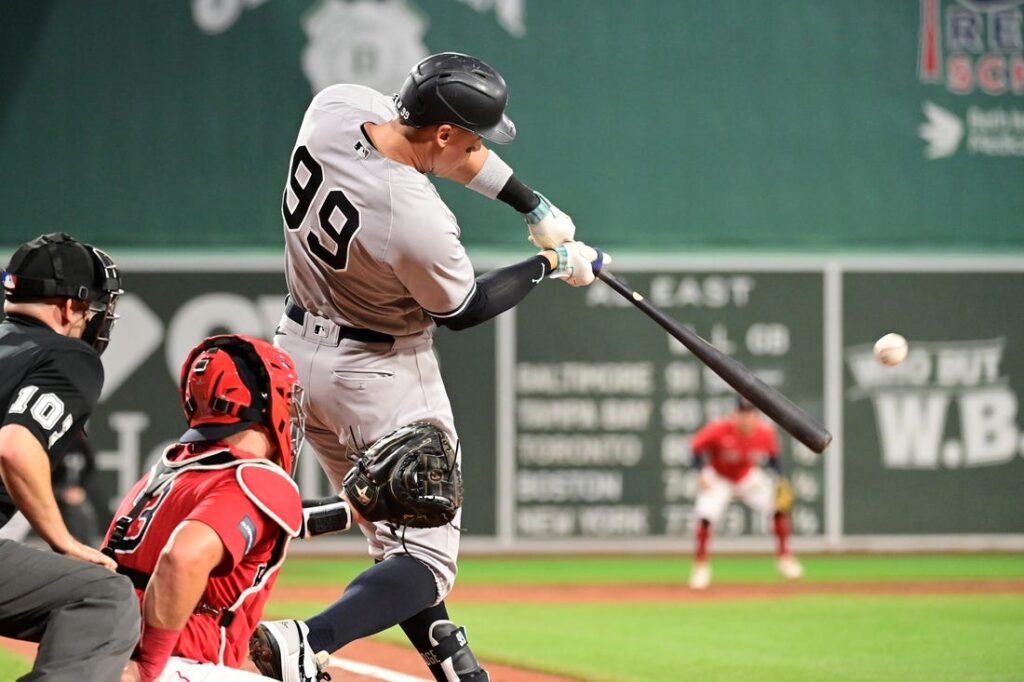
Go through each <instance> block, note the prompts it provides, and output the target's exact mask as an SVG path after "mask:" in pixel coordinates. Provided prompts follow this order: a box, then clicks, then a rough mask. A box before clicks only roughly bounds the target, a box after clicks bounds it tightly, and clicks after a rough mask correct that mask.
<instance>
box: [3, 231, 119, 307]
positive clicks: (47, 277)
mask: <svg viewBox="0 0 1024 682" xmlns="http://www.w3.org/2000/svg"><path fill="white" fill-rule="evenodd" d="M3 287H4V296H5V297H6V298H7V300H8V301H13V302H17V301H32V300H38V299H41V298H76V299H80V300H83V301H102V300H105V299H106V298H107V297H109V296H110V294H117V293H120V289H121V278H120V276H119V275H118V274H117V268H116V266H115V265H114V262H113V261H112V260H111V259H110V256H108V255H107V254H105V253H104V252H103V251H100V250H99V249H97V248H96V247H94V246H91V245H89V244H84V243H82V242H80V241H78V240H77V239H75V238H74V237H72V236H71V235H69V234H66V233H64V232H54V233H52V234H44V235H41V236H39V237H36V238H35V239H33V240H32V241H30V242H26V243H24V244H22V245H21V246H20V247H19V248H18V250H17V251H15V252H14V255H13V256H11V261H10V263H8V264H7V267H6V268H4V272H3Z"/></svg>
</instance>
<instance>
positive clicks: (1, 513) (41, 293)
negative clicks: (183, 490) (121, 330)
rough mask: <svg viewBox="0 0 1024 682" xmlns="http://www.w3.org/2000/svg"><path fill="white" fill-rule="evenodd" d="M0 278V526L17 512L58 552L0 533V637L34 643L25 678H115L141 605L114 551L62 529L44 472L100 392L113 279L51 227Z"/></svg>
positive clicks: (98, 258)
mask: <svg viewBox="0 0 1024 682" xmlns="http://www.w3.org/2000/svg"><path fill="white" fill-rule="evenodd" d="M2 284H3V288H4V299H5V300H4V313H5V314H6V318H5V319H4V320H3V322H0V409H2V423H0V476H2V478H3V481H2V485H0V526H2V525H3V524H5V523H7V521H8V520H9V519H10V517H11V516H12V515H13V514H14V513H15V511H16V510H20V511H21V512H22V514H24V515H25V517H26V519H27V520H28V522H29V523H30V524H31V525H32V528H33V529H35V531H36V533H38V534H39V536H40V537H41V538H42V539H43V540H45V541H46V542H47V543H48V544H49V545H50V547H52V548H53V550H54V552H56V553H50V552H45V551H39V550H37V549H34V548H31V547H27V546H25V545H23V544H21V543H18V542H14V541H11V540H0V585H2V586H3V587H2V589H0V635H3V636H5V637H13V638H15V639H22V640H28V641H33V642H39V651H38V654H37V656H36V661H35V665H34V666H33V668H32V672H30V673H29V674H28V675H26V676H24V677H22V678H21V679H22V680H48V681H53V682H56V681H58V680H68V681H74V682H86V681H89V682H93V681H95V682H107V681H109V680H118V679H120V676H121V671H122V669H123V668H124V665H125V663H126V662H127V661H128V656H129V654H131V652H132V649H133V648H134V647H135V643H136V641H137V640H138V638H139V605H138V602H137V600H136V597H135V593H134V591H133V590H132V585H131V583H130V582H129V581H128V579H127V578H125V577H123V576H120V575H118V574H116V573H114V572H113V571H114V569H115V564H114V561H113V560H112V559H110V558H108V557H107V556H105V555H103V554H101V553H100V552H98V551H97V550H95V549H93V548H92V547H89V546H87V545H84V544H82V543H80V542H78V541H77V540H75V539H74V538H73V537H72V536H71V533H69V532H68V529H67V527H66V526H65V524H64V521H63V519H62V518H61V515H60V512H59V511H58V508H57V502H56V500H55V499H54V494H53V487H52V484H51V471H52V470H53V468H54V467H55V466H56V464H57V463H58V462H59V461H60V458H61V456H62V454H63V451H64V449H65V448H66V447H67V445H68V443H69V441H71V440H72V438H71V436H70V435H69V433H70V434H74V433H78V432H80V431H81V430H82V428H83V425H84V423H85V420H86V419H87V418H88V417H89V414H90V413H91V412H92V410H93V408H94V407H95V406H96V401H97V400H98V399H99V395H100V389H101V388H102V386H103V365H101V364H100V357H99V354H100V353H102V352H103V350H104V349H105V348H106V346H107V342H108V341H109V334H110V328H111V326H112V325H113V322H114V319H115V318H116V315H115V314H114V307H115V305H116V304H117V298H118V296H119V295H120V294H121V278H120V277H119V276H118V272H117V268H116V266H115V265H114V262H113V261H112V260H111V259H110V257H109V256H107V254H105V253H103V252H102V251H100V250H99V249H97V248H95V247H93V246H90V245H88V244H83V243H82V242H79V241H77V240H75V239H73V238H71V237H70V236H68V235H66V234H63V233H56V234H47V235H43V236H41V237H39V238H37V239H34V240H32V241H30V242H28V243H26V244H23V245H22V246H21V247H20V248H19V249H18V250H17V251H15V253H14V255H13V256H12V257H11V262H10V264H9V265H8V266H7V269H6V270H5V271H4V272H3V275H2ZM61 555H63V556H61Z"/></svg>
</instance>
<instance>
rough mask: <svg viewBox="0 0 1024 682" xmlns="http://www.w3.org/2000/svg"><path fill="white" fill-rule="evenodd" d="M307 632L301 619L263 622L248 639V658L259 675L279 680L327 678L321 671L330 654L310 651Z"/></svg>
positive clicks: (297, 681) (313, 681)
mask: <svg viewBox="0 0 1024 682" xmlns="http://www.w3.org/2000/svg"><path fill="white" fill-rule="evenodd" d="M308 635H309V628H308V627H306V624H305V623H303V622H302V621H298V620H272V621H264V622H262V623H260V624H259V626H258V627H257V628H256V631H255V632H254V633H253V634H252V638H251V639H250V640H249V657H250V658H252V662H253V663H254V664H255V665H256V668H257V669H258V670H259V671H260V674H262V675H263V676H265V677H269V678H271V679H274V680H281V682H320V681H321V680H330V679H331V676H330V675H328V674H327V673H325V672H323V669H324V668H325V667H326V665H327V660H328V659H329V658H330V655H329V654H328V653H327V652H326V651H320V652H317V653H314V652H313V649H312V647H310V646H309V639H308Z"/></svg>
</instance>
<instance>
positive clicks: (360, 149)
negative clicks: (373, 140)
mask: <svg viewBox="0 0 1024 682" xmlns="http://www.w3.org/2000/svg"><path fill="white" fill-rule="evenodd" d="M353 149H355V151H356V156H357V157H358V158H360V159H365V158H367V157H368V156H369V155H370V150H369V149H367V148H366V145H365V144H363V143H362V142H356V143H355V145H354V146H353Z"/></svg>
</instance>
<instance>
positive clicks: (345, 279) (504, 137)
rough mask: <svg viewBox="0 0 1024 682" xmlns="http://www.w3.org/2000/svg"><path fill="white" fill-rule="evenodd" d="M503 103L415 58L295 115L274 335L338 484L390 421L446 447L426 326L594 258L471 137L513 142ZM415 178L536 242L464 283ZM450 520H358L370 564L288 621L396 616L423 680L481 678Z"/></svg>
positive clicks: (469, 72) (500, 94)
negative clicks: (464, 619)
mask: <svg viewBox="0 0 1024 682" xmlns="http://www.w3.org/2000/svg"><path fill="white" fill-rule="evenodd" d="M507 101H508V92H507V88H506V84H505V81H504V79H503V78H502V77H501V75H499V74H498V73H497V72H496V71H495V70H494V69H492V68H491V67H490V66H488V65H487V64H485V63H483V62H482V61H480V60H478V59H475V58H473V57H469V56H467V55H462V54H456V53H443V54H437V55H433V56H431V57H428V58H426V59H425V60H423V61H422V62H420V63H419V64H417V65H416V66H414V67H413V69H412V71H411V73H410V74H409V77H408V78H407V79H406V81H405V83H404V85H403V86H402V88H401V91H400V92H399V93H398V94H397V95H395V96H394V97H387V96H384V95H382V94H381V93H379V92H376V91H374V90H371V89H369V88H366V87H362V86H358V85H336V86H332V87H329V88H327V89H325V90H323V91H322V92H320V93H319V94H318V95H316V97H315V98H314V99H313V101H312V103H311V104H310V106H309V108H308V109H307V111H306V114H305V118H304V119H303V121H302V127H301V128H300V130H299V134H298V139H297V140H296V143H295V147H294V150H293V152H292V157H291V163H290V166H289V174H288V179H287V183H286V186H285V192H284V198H283V203H282V212H283V216H284V233H285V244H286V263H287V265H286V267H287V280H288V291H289V301H288V303H287V305H286V310H285V314H284V316H283V318H282V320H281V324H280V327H279V329H278V334H277V336H276V337H275V343H276V344H277V345H279V346H280V347H282V348H284V349H286V350H287V351H288V352H289V353H290V354H291V355H292V356H293V357H294V358H295V360H296V364H297V367H298V370H299V373H300V375H301V377H302V381H303V383H304V385H305V386H306V390H307V393H308V398H309V401H308V408H307V411H308V421H307V436H308V438H309V441H310V442H311V444H312V445H313V446H314V448H315V450H316V453H317V455H318V457H319V460H320V463H321V465H322V466H323V468H324V471H325V472H326V473H327V475H328V477H329V478H330V480H331V483H332V484H333V485H334V487H335V489H336V490H340V486H341V483H342V479H343V477H344V475H345V473H346V472H347V471H348V469H349V468H350V467H351V463H350V462H349V461H348V459H347V458H346V453H347V452H348V450H349V448H350V447H359V446H362V445H365V444H366V443H369V442H371V441H373V440H375V439H377V438H379V437H380V436H381V435H382V434H384V433H386V432H387V431H390V430H391V429H393V428H395V427H396V426H398V425H400V424H404V423H408V422H414V421H427V422H430V423H432V424H434V425H436V426H437V427H439V428H440V429H442V430H443V431H444V432H445V433H446V434H447V435H448V437H449V438H450V439H451V442H452V443H456V444H457V443H458V442H459V441H458V434H457V432H456V428H455V422H454V419H453V417H452V410H451V405H450V404H449V401H448V397H447V395H446V393H445V388H444V385H443V384H442V381H441V375H440V372H439V370H438V365H437V359H436V358H435V356H434V352H433V349H432V336H433V331H434V329H435V327H436V326H437V325H442V326H446V327H448V328H450V329H455V330H458V329H465V328H467V327H471V326H473V325H476V324H479V323H481V322H484V321H486V320H489V319H491V318H492V317H494V316H496V315H498V314H499V313H501V312H504V311H505V310H508V309H509V308H511V307H512V306H514V305H516V304H517V303H518V302H519V301H521V300H522V299H523V298H524V297H525V296H526V295H527V294H528V293H529V292H530V291H531V290H532V289H533V288H534V287H535V286H537V284H539V283H540V282H542V281H543V280H544V279H545V278H546V277H549V276H552V277H557V278H562V279H565V280H566V281H567V282H568V283H569V284H570V285H572V286H586V285H588V284H590V283H591V282H593V281H594V272H595V270H596V269H598V268H600V266H601V264H602V263H603V262H607V257H605V256H604V254H602V253H601V252H600V251H599V250H596V249H593V248H591V247H589V246H587V245H585V244H583V243H581V242H576V241H573V238H574V236H575V226H574V225H573V223H572V220H571V219H570V218H569V216H568V215H566V214H565V213H563V212H561V211H559V210H558V209H557V208H556V207H555V206H553V205H552V204H551V202H550V201H548V200H547V199H546V198H545V197H543V196H542V195H540V194H538V193H536V192H534V191H533V190H531V189H530V188H529V187H527V186H526V185H525V184H523V183H522V182H521V181H520V180H518V179H517V178H516V177H515V176H514V175H513V173H512V169H511V168H509V166H508V165H507V164H505V162H504V161H502V160H501V158H500V157H499V156H498V155H497V154H495V153H494V152H493V151H491V150H489V149H487V148H486V147H484V146H483V144H482V141H483V140H487V141H490V142H495V143H499V144H504V143H508V142H511V141H512V140H513V138H514V137H515V135H516V129H515V126H514V125H513V123H512V121H511V120H510V119H509V118H508V117H507V116H506V115H505V108H506V104H507ZM427 174H431V175H435V176H437V177H444V178H449V179H451V180H454V181H456V182H459V183H460V184H464V185H466V186H467V187H469V188H470V189H472V190H475V191H477V192H479V193H481V194H483V195H484V196H487V197H489V198H492V199H494V198H497V199H500V200H501V201H503V202H505V203H507V204H509V205H510V206H512V207H513V208H515V209H516V210H517V211H519V212H520V213H522V214H523V215H524V216H525V219H526V222H527V224H528V226H529V231H530V239H531V241H532V242H533V243H534V244H535V245H536V246H538V247H541V248H543V250H542V251H541V252H540V253H539V254H538V255H536V256H532V257H530V258H528V259H527V260H524V261H522V262H520V263H516V264H513V265H510V266H508V267H505V268H502V269H499V270H495V271H492V272H489V273H487V274H485V275H483V276H481V277H479V278H476V277H475V275H474V271H473V266H472V264H471V263H470V261H469V258H468V257H467V255H466V251H465V249H464V248H463V246H462V244H461V242H460V228H459V225H458V223H457V222H456V219H455V216H454V215H453V214H452V212H451V211H450V210H449V209H448V207H447V206H446V205H445V204H444V202H443V201H442V200H441V198H440V196H439V195H438V193H437V191H436V189H435V188H434V186H433V184H432V183H431V181H430V180H429V179H428V177H427ZM460 454H461V453H460ZM459 526H460V518H459V517H456V519H455V521H454V522H453V523H452V524H450V525H448V526H445V527H442V528H437V529H418V528H410V527H397V526H394V525H389V524H386V523H376V524H369V523H366V524H363V525H362V530H363V533H364V534H365V535H366V537H367V539H368V541H369V551H370V554H371V556H372V557H373V558H374V559H375V560H376V562H377V563H376V564H375V565H374V566H372V567H371V568H369V569H367V570H366V571H365V572H363V573H362V574H361V575H359V576H358V577H357V578H356V579H355V580H354V581H353V582H352V583H351V584H350V585H349V586H348V587H347V589H346V590H345V592H344V594H343V595H342V596H341V598H340V599H339V601H338V602H336V603H335V604H334V605H332V606H330V607H328V608H327V609H326V610H325V611H323V612H322V613H320V614H318V615H316V616H314V617H313V618H311V619H309V620H308V621H307V622H306V624H305V625H303V628H305V627H306V626H308V630H309V633H308V639H309V645H310V646H311V647H313V649H314V650H320V649H324V650H327V651H332V652H333V651H335V650H337V649H339V648H341V647H342V646H344V645H345V644H347V643H349V642H351V641H353V640H355V639H358V638H361V637H365V636H368V635H371V634H373V633H376V632H379V631H382V630H384V629H386V628H388V627H391V626H393V625H395V624H399V623H400V624H401V625H402V628H403V630H404V631H405V633H406V635H407V636H408V637H409V639H410V641H411V642H412V643H413V645H415V646H416V648H417V649H418V650H419V651H420V652H421V654H422V655H423V657H424V659H425V661H426V663H427V665H428V666H429V668H430V670H431V672H432V674H433V675H434V677H435V679H437V680H449V681H454V680H477V681H479V680H487V679H489V678H488V676H487V673H486V672H485V671H484V670H483V669H482V668H481V667H480V665H479V663H478V662H477V661H476V659H475V657H474V656H473V654H472V653H471V651H470V649H469V647H468V645H467V640H466V637H465V631H464V629H462V628H459V627H457V626H456V625H454V624H453V623H452V622H451V621H450V620H449V617H448V613H447V610H446V608H445V604H444V601H443V600H444V597H445V596H446V595H447V594H448V592H449V591H450V590H451V589H452V585H453V583H454V581H455V575H456V570H457V566H456V561H457V557H458V551H459ZM264 627H266V628H270V629H273V628H276V627H278V624H275V623H268V624H265V625H264Z"/></svg>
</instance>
